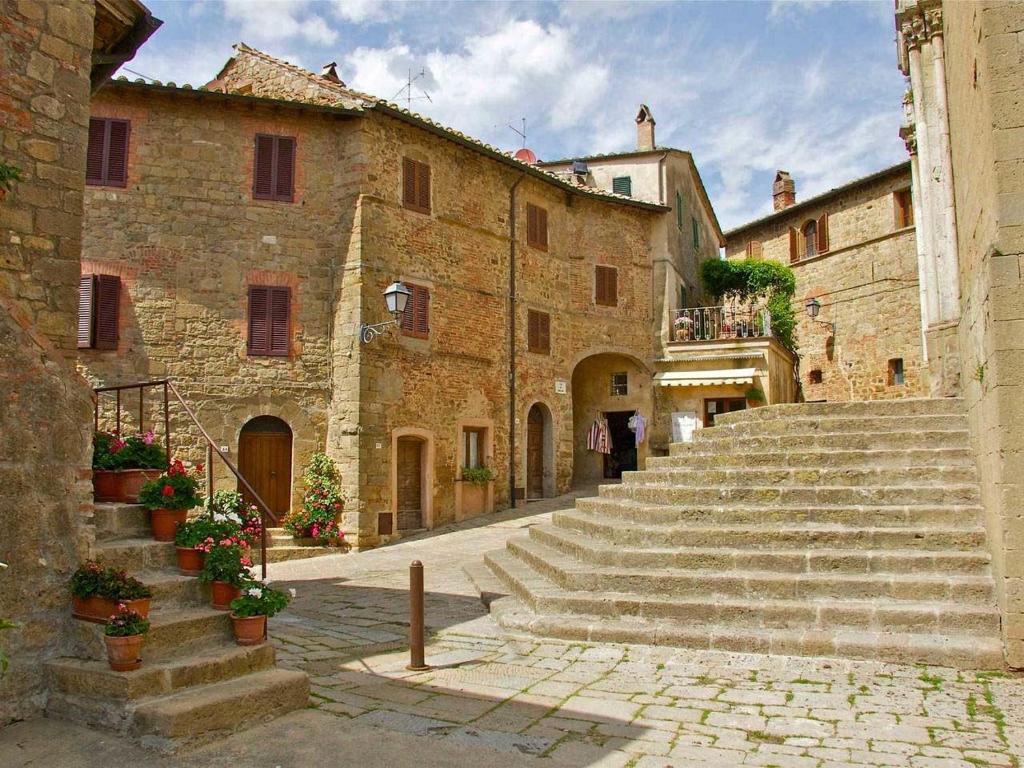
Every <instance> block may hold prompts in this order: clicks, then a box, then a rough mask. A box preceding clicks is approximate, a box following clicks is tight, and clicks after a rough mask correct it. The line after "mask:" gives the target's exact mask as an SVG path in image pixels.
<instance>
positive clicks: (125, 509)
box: [93, 502, 151, 541]
mask: <svg viewBox="0 0 1024 768" xmlns="http://www.w3.org/2000/svg"><path fill="white" fill-rule="evenodd" d="M93 522H94V524H95V525H96V540H97V541H108V540H110V539H126V538H149V537H150V534H151V528H150V527H149V512H147V511H146V508H145V507H143V506H142V505H141V504H116V503H106V502H97V503H96V505H95V506H94V511H93Z"/></svg>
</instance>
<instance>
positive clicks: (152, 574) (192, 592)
mask: <svg viewBox="0 0 1024 768" xmlns="http://www.w3.org/2000/svg"><path fill="white" fill-rule="evenodd" d="M131 575H132V576H134V577H135V578H137V579H138V580H139V581H141V582H142V583H143V584H145V585H146V586H147V587H149V588H150V590H151V591H152V592H153V605H154V606H159V607H161V608H171V607H174V608H184V607H191V606H201V605H206V604H208V603H209V600H210V598H209V588H208V587H206V586H205V585H203V584H202V583H201V582H200V581H199V579H197V578H196V577H194V576H184V575H182V574H181V573H179V572H177V571H171V570H168V569H164V570H149V571H136V572H134V573H132V574H131Z"/></svg>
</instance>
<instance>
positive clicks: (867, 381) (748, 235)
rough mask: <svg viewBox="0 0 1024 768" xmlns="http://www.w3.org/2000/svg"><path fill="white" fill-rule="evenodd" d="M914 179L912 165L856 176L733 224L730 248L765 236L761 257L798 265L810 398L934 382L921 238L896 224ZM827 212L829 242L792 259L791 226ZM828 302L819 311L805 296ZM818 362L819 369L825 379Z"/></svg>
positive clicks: (805, 388)
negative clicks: (896, 362) (843, 185)
mask: <svg viewBox="0 0 1024 768" xmlns="http://www.w3.org/2000/svg"><path fill="white" fill-rule="evenodd" d="M909 185H910V170H909V165H904V166H898V167H897V168H895V169H893V172H891V173H888V174H883V175H882V176H881V178H875V179H874V180H871V181H868V182H865V183H863V184H857V185H851V186H850V187H849V188H848V189H844V191H842V192H840V193H836V194H834V195H828V196H826V197H823V198H822V199H821V201H820V202H812V201H809V202H808V205H807V206H801V207H800V208H799V209H797V210H795V211H793V212H792V213H787V212H785V211H783V212H782V213H781V214H778V215H776V216H773V217H771V218H770V219H769V220H768V221H766V222H764V223H763V224H755V225H753V226H751V227H749V228H748V227H743V228H741V229H740V230H738V231H736V232H735V233H730V234H729V236H728V237H729V239H728V244H727V246H726V256H727V257H728V258H744V257H745V256H746V249H747V244H748V243H749V242H751V241H757V242H760V243H761V246H762V249H763V250H762V253H763V258H765V259H775V260H776V261H780V262H782V263H783V264H788V265H790V266H791V267H792V268H793V272H794V274H795V275H796V279H797V289H796V296H795V300H794V309H795V311H796V313H797V318H798V321H799V324H798V328H797V343H798V347H799V349H798V354H799V371H800V380H801V386H802V397H803V399H805V400H833V401H834V400H878V399H887V398H896V397H921V396H923V395H925V394H926V393H927V392H928V388H927V364H926V363H925V361H924V355H923V350H922V347H923V340H922V335H921V305H920V297H919V288H918V279H917V248H916V242H915V231H914V228H913V227H905V228H897V227H896V223H895V210H894V201H893V192H894V191H895V190H898V189H905V188H908V187H909ZM825 212H827V213H828V229H829V246H830V247H829V251H828V252H826V253H823V254H819V255H817V256H814V257H811V258H807V259H803V260H802V261H799V262H796V263H793V264H791V263H790V252H789V229H790V227H795V228H796V229H798V230H799V229H800V227H801V226H802V225H803V224H804V222H806V221H808V220H809V219H812V218H814V219H817V218H818V217H819V216H821V214H823V213H825ZM812 297H816V298H817V299H818V300H819V301H820V302H821V305H822V307H821V313H820V315H819V317H818V319H819V320H823V321H827V322H835V324H836V333H835V336H834V337H833V336H832V333H831V330H830V329H829V328H828V326H826V325H823V324H821V323H814V322H812V321H811V320H810V318H808V317H807V314H806V311H805V308H804V305H805V303H806V302H807V301H808V300H809V299H810V298H812ZM896 358H900V359H902V360H903V370H904V377H905V378H904V382H905V383H904V384H903V385H894V384H892V383H890V377H889V361H890V360H892V359H896ZM812 371H820V372H821V381H820V383H816V382H817V378H816V374H815V378H814V379H813V380H812V374H811V372H812Z"/></svg>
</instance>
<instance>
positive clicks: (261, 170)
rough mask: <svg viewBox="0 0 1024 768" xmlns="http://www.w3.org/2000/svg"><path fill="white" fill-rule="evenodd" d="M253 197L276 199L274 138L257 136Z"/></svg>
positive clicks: (253, 169) (253, 166)
mask: <svg viewBox="0 0 1024 768" xmlns="http://www.w3.org/2000/svg"><path fill="white" fill-rule="evenodd" d="M252 196H253V197H254V198H256V199H258V200H273V199H274V137H273V136H257V137H256V150H255V155H254V157H253V163H252Z"/></svg>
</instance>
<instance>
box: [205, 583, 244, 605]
mask: <svg viewBox="0 0 1024 768" xmlns="http://www.w3.org/2000/svg"><path fill="white" fill-rule="evenodd" d="M241 594H242V590H240V589H239V588H238V587H236V586H235V585H234V584H229V583H228V582H226V581H211V582H210V606H211V607H212V608H216V609H217V610H218V611H230V610H231V601H232V600H234V599H235V598H236V597H238V596H239V595H241Z"/></svg>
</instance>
